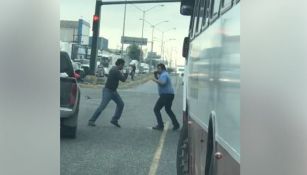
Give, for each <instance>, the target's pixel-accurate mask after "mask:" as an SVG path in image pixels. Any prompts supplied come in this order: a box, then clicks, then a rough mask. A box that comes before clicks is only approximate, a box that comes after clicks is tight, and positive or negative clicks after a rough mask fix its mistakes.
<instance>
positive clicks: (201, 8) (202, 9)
mask: <svg viewBox="0 0 307 175" xmlns="http://www.w3.org/2000/svg"><path fill="white" fill-rule="evenodd" d="M198 16H199V24H198V31H201V28H202V26H203V20H204V16H205V0H201V2H200V5H199V13H198Z"/></svg>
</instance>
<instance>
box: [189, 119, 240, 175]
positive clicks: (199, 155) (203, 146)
mask: <svg viewBox="0 0 307 175" xmlns="http://www.w3.org/2000/svg"><path fill="white" fill-rule="evenodd" d="M189 121H190V122H191V124H190V125H189V143H191V144H190V145H189V152H190V167H189V170H190V172H189V174H191V175H204V174H205V165H206V152H207V140H208V133H207V131H206V130H205V129H204V127H203V126H201V125H199V124H198V123H199V121H197V119H196V120H195V119H193V118H191V117H189ZM215 144H216V150H215V151H214V152H220V153H222V155H223V157H222V159H220V160H216V161H217V162H216V167H215V168H216V172H215V173H216V174H218V175H239V174H240V163H239V162H238V161H237V160H235V158H234V157H233V156H231V155H230V154H229V152H228V151H227V150H225V149H224V148H223V146H222V145H221V144H220V143H219V142H217V141H216V142H215Z"/></svg>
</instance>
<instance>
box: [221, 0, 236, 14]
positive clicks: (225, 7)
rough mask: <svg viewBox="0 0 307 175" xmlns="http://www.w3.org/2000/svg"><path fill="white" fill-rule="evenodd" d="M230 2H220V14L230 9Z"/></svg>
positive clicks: (229, 0) (231, 0)
mask: <svg viewBox="0 0 307 175" xmlns="http://www.w3.org/2000/svg"><path fill="white" fill-rule="evenodd" d="M232 2H233V0H224V1H223V2H222V7H221V11H222V12H221V13H224V12H226V11H227V10H229V9H230V8H231V7H232Z"/></svg>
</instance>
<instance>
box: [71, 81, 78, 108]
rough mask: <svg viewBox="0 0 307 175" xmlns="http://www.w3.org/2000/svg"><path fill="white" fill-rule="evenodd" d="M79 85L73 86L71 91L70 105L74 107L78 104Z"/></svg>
mask: <svg viewBox="0 0 307 175" xmlns="http://www.w3.org/2000/svg"><path fill="white" fill-rule="evenodd" d="M77 88H78V87H77V84H75V83H74V84H72V85H71V91H70V97H69V104H70V105H74V104H75V103H76V99H77V90H78V89H77Z"/></svg>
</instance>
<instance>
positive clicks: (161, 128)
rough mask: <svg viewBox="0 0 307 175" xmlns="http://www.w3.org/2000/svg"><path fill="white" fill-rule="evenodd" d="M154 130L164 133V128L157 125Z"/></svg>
mask: <svg viewBox="0 0 307 175" xmlns="http://www.w3.org/2000/svg"><path fill="white" fill-rule="evenodd" d="M152 129H154V130H159V131H163V129H164V127H163V126H159V125H156V126H154V127H152Z"/></svg>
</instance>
